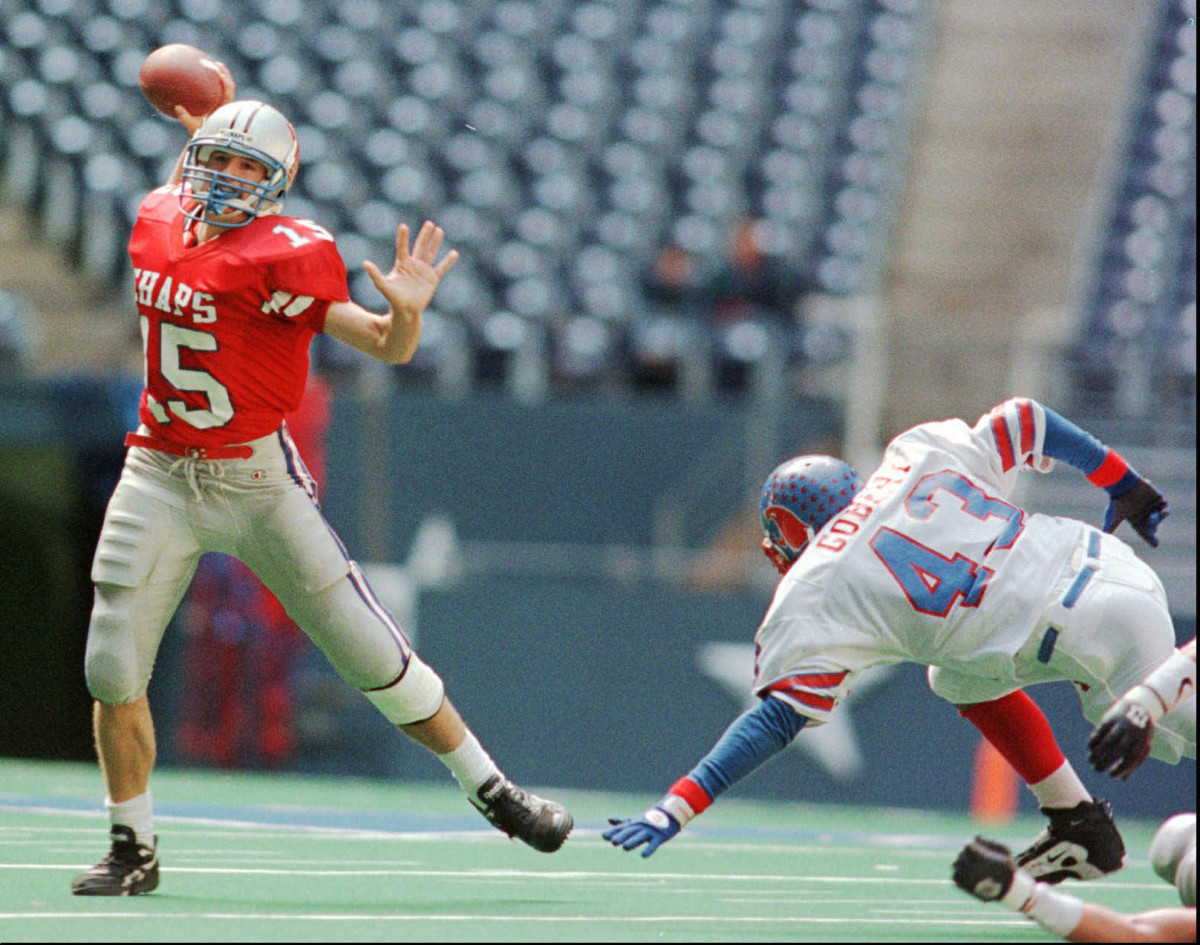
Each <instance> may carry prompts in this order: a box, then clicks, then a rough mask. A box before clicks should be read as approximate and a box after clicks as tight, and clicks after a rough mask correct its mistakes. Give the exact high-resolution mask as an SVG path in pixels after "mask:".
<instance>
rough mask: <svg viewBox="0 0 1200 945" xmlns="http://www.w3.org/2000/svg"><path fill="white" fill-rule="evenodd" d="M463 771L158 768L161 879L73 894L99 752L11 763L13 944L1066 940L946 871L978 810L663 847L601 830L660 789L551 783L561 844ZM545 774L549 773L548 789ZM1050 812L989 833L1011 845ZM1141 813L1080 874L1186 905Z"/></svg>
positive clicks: (2, 839)
mask: <svg viewBox="0 0 1200 945" xmlns="http://www.w3.org/2000/svg"><path fill="white" fill-rule="evenodd" d="M446 780H447V783H446V784H445V785H430V784H424V783H409V784H386V783H380V782H375V781H361V780H339V779H330V778H301V777H295V776H285V775H247V774H230V773H218V772H212V771H179V770H165V769H164V770H161V771H159V772H157V773H156V775H155V781H154V794H155V804H156V808H157V811H158V818H157V826H158V832H159V847H160V853H161V858H162V862H163V867H162V882H161V885H160V886H159V888H158V890H157V891H156V892H155V893H153V894H152V895H148V896H140V897H134V898H123V899H101V898H80V897H75V896H72V895H71V894H70V891H69V887H70V880H71V877H72V876H73V875H74V874H75V873H76V872H78V871H80V870H83V869H86V868H87V867H89V866H91V865H92V864H93V863H94V862H96V861H97V860H98V859H99V858H100V857H101V856H102V855H103V854H104V853H105V852H106V849H107V833H106V831H107V822H106V820H105V818H104V814H103V811H102V808H101V803H100V798H101V796H102V789H101V784H100V778H99V774H98V772H97V771H96V769H95V768H94V766H91V765H86V764H63V763H40V762H26V761H13V760H3V759H0V941H2V942H105V941H113V942H160V941H161V942H230V941H262V942H275V941H279V942H285V941H314V942H316V941H337V942H348V941H388V942H406V941H419V942H429V941H442V942H447V941H448V942H483V941H488V942H518V941H520V942H536V941H553V942H568V941H571V942H643V941H646V942H648V941H665V942H759V941H792V942H797V941H814V942H868V941H875V942H917V941H927V942H969V941H1049V940H1052V939H1053V937H1052V936H1050V935H1049V933H1047V932H1045V931H1044V930H1043V929H1041V927H1039V926H1037V925H1035V924H1033V923H1031V922H1029V921H1027V920H1025V919H1023V918H1021V917H1019V916H1015V915H1013V914H1011V913H1009V912H1007V911H1006V910H1004V909H1002V908H1000V907H994V906H992V907H989V906H984V905H983V904H980V903H976V902H975V901H974V900H972V899H970V898H968V897H967V896H966V895H965V894H963V893H962V892H960V891H959V890H958V889H956V888H955V887H954V886H953V885H952V884H951V883H950V880H949V875H950V864H951V862H952V861H953V859H954V856H955V854H956V853H957V851H958V849H959V848H960V847H961V846H962V844H963V842H965V840H966V839H967V838H968V837H969V836H970V835H971V834H972V833H973V832H977V831H978V830H979V829H980V828H979V827H978V825H976V824H973V823H972V822H971V821H970V820H969V819H968V818H967V817H965V816H963V817H956V816H948V815H939V814H931V813H926V812H916V811H909V810H882V809H866V808H849V807H837V806H813V805H800V804H794V805H793V804H774V803H762V802H753V801H745V800H739V799H737V798H736V797H725V798H722V800H721V801H720V802H719V803H718V804H717V805H716V806H715V807H714V808H712V810H710V811H708V812H707V813H706V814H704V816H703V817H702V818H700V819H699V820H697V821H695V822H694V823H693V824H692V825H690V826H689V827H688V828H687V830H686V831H685V832H684V834H682V835H681V836H680V837H678V838H676V839H675V840H673V841H672V842H671V843H669V844H668V845H667V846H665V847H663V848H662V849H660V850H659V851H658V852H657V853H656V854H655V855H654V856H653V857H651V858H650V859H643V858H642V857H641V856H640V855H636V854H631V853H625V852H623V851H619V850H616V849H614V848H612V847H611V846H609V845H608V844H607V843H605V842H604V841H603V840H602V839H601V838H600V832H601V830H602V829H603V828H604V826H605V825H606V819H607V817H608V816H610V815H618V814H619V815H630V814H635V813H639V812H640V811H641V810H642V809H644V808H645V806H647V804H648V803H650V802H651V801H653V800H654V798H653V797H650V796H618V795H607V794H595V793H586V792H572V791H548V790H547V791H543V792H542V793H546V794H549V795H551V796H553V797H555V798H556V799H559V800H562V801H564V802H565V803H567V804H568V805H569V806H570V807H571V809H572V811H573V813H574V814H575V821H576V828H575V831H574V833H573V834H572V835H571V838H570V839H569V840H568V841H567V844H566V846H565V847H564V848H563V849H562V850H561V851H559V852H558V853H556V854H552V855H545V854H541V853H537V852H535V851H533V850H530V849H529V848H527V847H525V846H523V845H521V844H519V843H516V842H513V841H510V840H508V839H507V838H505V837H504V836H503V835H501V834H499V833H498V832H496V831H495V830H493V829H492V828H491V827H489V826H488V825H487V824H486V823H485V822H484V821H483V820H482V818H480V817H479V816H478V815H477V814H475V813H474V812H473V810H472V809H471V808H470V807H469V806H468V805H467V803H466V801H465V800H464V799H463V797H462V794H461V793H460V792H459V791H458V790H457V788H456V787H455V786H454V784H453V781H452V780H451V779H450V778H449V777H447V779H446ZM534 787H535V789H536V786H534ZM1041 825H1042V824H1041V821H1040V820H1036V819H1019V820H1016V821H1013V822H1011V823H1008V824H1005V825H1004V826H1002V827H998V828H992V829H991V830H989V831H987V833H988V834H989V835H992V836H995V837H997V838H998V839H1001V840H1004V841H1006V842H1008V843H1009V844H1010V846H1013V845H1017V844H1020V843H1022V842H1024V841H1027V840H1028V839H1030V838H1031V837H1032V836H1033V835H1034V834H1035V833H1036V832H1037V830H1039V829H1040V828H1041ZM1156 826H1157V825H1156V824H1151V823H1130V822H1126V823H1124V824H1123V829H1124V834H1125V838H1126V843H1127V844H1128V846H1129V852H1130V863H1129V865H1128V866H1127V867H1126V869H1125V870H1123V871H1122V872H1121V873H1120V874H1118V875H1117V876H1116V877H1110V878H1108V879H1106V880H1103V881H1100V882H1096V883H1088V884H1073V885H1072V886H1071V887H1070V888H1071V889H1072V890H1073V891H1077V892H1078V893H1079V894H1080V895H1081V896H1083V897H1085V898H1087V899H1090V900H1093V901H1096V902H1102V903H1105V904H1107V905H1110V906H1112V907H1114V908H1117V909H1122V910H1129V911H1137V910H1141V909H1146V908H1152V907H1157V906H1169V905H1177V904H1178V898H1177V896H1176V893H1175V890H1174V888H1173V887H1170V886H1168V885H1166V884H1165V883H1163V882H1161V881H1159V880H1158V879H1157V878H1156V877H1155V876H1154V874H1153V873H1152V872H1151V871H1150V868H1149V866H1148V865H1147V862H1146V849H1147V846H1148V845H1149V842H1150V838H1151V837H1152V835H1153V832H1154V829H1155V827H1156Z"/></svg>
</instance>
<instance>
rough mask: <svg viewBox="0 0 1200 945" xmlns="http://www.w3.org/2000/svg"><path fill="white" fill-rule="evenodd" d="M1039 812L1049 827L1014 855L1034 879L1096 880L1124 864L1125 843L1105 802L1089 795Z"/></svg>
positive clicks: (1110, 806) (1052, 880)
mask: <svg viewBox="0 0 1200 945" xmlns="http://www.w3.org/2000/svg"><path fill="white" fill-rule="evenodd" d="M1042 813H1043V814H1045V815H1046V816H1047V817H1049V818H1050V826H1049V827H1047V828H1046V829H1045V830H1043V831H1042V832H1041V833H1040V834H1038V835H1037V837H1036V838H1034V841H1033V844H1032V845H1031V846H1030V847H1029V849H1027V850H1025V851H1024V852H1022V853H1020V854H1018V856H1017V858H1016V859H1017V865H1018V866H1020V867H1023V868H1024V869H1025V871H1026V872H1028V873H1030V874H1031V875H1032V876H1033V877H1034V878H1035V879H1037V880H1040V881H1041V882H1043V883H1051V884H1053V883H1061V882H1062V881H1063V880H1064V879H1099V878H1100V877H1101V876H1107V875H1108V874H1109V873H1115V872H1116V871H1117V870H1119V869H1120V868H1121V867H1122V866H1124V865H1125V843H1124V841H1122V840H1121V835H1120V833H1118V832H1117V825H1116V824H1115V823H1114V822H1113V816H1112V805H1111V804H1109V802H1108V801H1105V800H1101V799H1100V798H1092V800H1091V801H1081V802H1080V803H1079V804H1076V805H1075V806H1074V807H1071V808H1050V807H1043V808H1042Z"/></svg>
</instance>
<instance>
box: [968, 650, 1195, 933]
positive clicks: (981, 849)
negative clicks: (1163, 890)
mask: <svg viewBox="0 0 1200 945" xmlns="http://www.w3.org/2000/svg"><path fill="white" fill-rule="evenodd" d="M1188 700H1190V701H1191V702H1192V703H1193V705H1194V704H1195V701H1196V640H1195V638H1194V637H1193V638H1192V640H1190V641H1189V642H1188V643H1186V644H1185V645H1184V646H1182V647H1180V648H1179V649H1178V650H1175V651H1174V652H1173V653H1172V654H1171V655H1170V656H1169V657H1167V659H1166V660H1164V661H1163V663H1162V664H1161V665H1160V666H1158V667H1156V668H1155V669H1154V671H1153V672H1151V674H1150V675H1149V676H1147V677H1146V678H1145V679H1144V680H1143V681H1142V682H1140V683H1138V684H1137V685H1136V686H1134V687H1133V688H1132V689H1130V690H1129V691H1128V692H1126V693H1125V694H1124V695H1123V696H1121V698H1120V699H1118V700H1117V701H1116V702H1114V703H1113V704H1112V706H1111V707H1110V708H1109V709H1108V711H1107V712H1105V713H1104V715H1103V716H1102V717H1101V719H1100V724H1099V725H1097V726H1096V728H1095V729H1094V730H1093V732H1092V734H1091V736H1090V737H1089V738H1088V748H1089V749H1090V751H1089V755H1088V758H1089V760H1090V761H1091V762H1092V764H1093V765H1095V767H1096V769H1097V770H1098V771H1107V772H1108V773H1109V774H1111V775H1112V776H1113V777H1116V778H1128V777H1129V775H1131V774H1132V773H1133V772H1134V771H1135V770H1136V769H1137V768H1138V766H1139V765H1141V763H1142V762H1143V761H1144V760H1145V759H1146V757H1147V756H1148V755H1149V754H1150V750H1151V745H1152V742H1153V739H1154V723H1155V722H1156V721H1157V720H1158V719H1161V718H1162V717H1163V716H1164V715H1165V714H1166V713H1168V712H1170V711H1172V710H1174V709H1176V708H1177V707H1178V706H1180V705H1181V704H1182V703H1184V702H1186V701H1188ZM1149 855H1150V865H1151V866H1152V867H1153V869H1154V872H1155V873H1157V874H1158V875H1159V876H1160V877H1161V878H1162V879H1164V880H1166V882H1168V883H1170V884H1172V885H1173V886H1174V887H1175V888H1176V889H1177V890H1178V891H1179V901H1180V902H1181V903H1182V905H1181V906H1175V907H1168V908H1159V909H1149V910H1147V911H1145V912H1139V913H1135V914H1133V915H1127V914H1125V913H1120V912H1115V911H1114V910H1112V909H1108V908H1106V907H1105V906H1101V905H1099V904H1097V903H1091V902H1084V901H1082V900H1080V899H1078V898H1077V897H1075V896H1071V895H1069V894H1067V893H1064V892H1059V891H1057V890H1054V889H1050V888H1048V887H1047V886H1046V885H1045V884H1043V883H1040V882H1038V881H1037V880H1036V879H1034V877H1033V876H1031V875H1030V874H1029V873H1028V871H1027V870H1025V869H1022V868H1021V867H1020V866H1018V865H1017V863H1016V861H1014V860H1013V858H1012V856H1011V855H1010V853H1009V851H1008V848H1007V847H1005V846H1004V845H1003V844H1000V843H996V842H995V841H993V840H986V839H984V838H983V837H976V838H975V839H974V840H972V841H971V842H970V843H968V844H967V845H966V846H965V847H964V848H963V849H962V851H961V852H960V853H959V854H958V857H957V858H956V859H955V861H954V869H953V878H954V882H955V883H956V884H957V885H958V887H959V888H960V889H963V890H965V891H966V892H969V893H970V894H971V895H973V896H975V897H976V898H977V899H981V900H982V901H984V902H999V903H1000V904H1001V905H1004V906H1007V907H1008V908H1010V909H1013V910H1015V911H1017V912H1021V913H1023V914H1024V915H1027V916H1029V918H1031V919H1033V920H1034V921H1035V922H1037V923H1039V924H1040V925H1042V926H1044V927H1045V928H1047V929H1049V930H1050V931H1051V932H1054V933H1056V934H1058V935H1060V936H1062V937H1063V938H1065V939H1068V940H1069V941H1072V942H1194V941H1196V815H1195V813H1186V814H1176V815H1175V816H1174V817H1170V818H1168V819H1167V820H1166V821H1164V822H1163V824H1162V826H1161V827H1159V828H1158V831H1157V833H1155V835H1154V839H1153V840H1152V841H1151V843H1150V851H1149Z"/></svg>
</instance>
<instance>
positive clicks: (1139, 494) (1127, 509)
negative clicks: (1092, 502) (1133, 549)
mask: <svg viewBox="0 0 1200 945" xmlns="http://www.w3.org/2000/svg"><path fill="white" fill-rule="evenodd" d="M1169 511H1170V508H1169V507H1168V505H1167V500H1166V499H1164V498H1163V497H1162V494H1161V493H1160V492H1159V491H1158V490H1157V489H1155V488H1154V486H1152V485H1151V484H1150V482H1149V481H1148V480H1146V479H1138V480H1137V481H1136V482H1134V484H1133V487H1132V488H1131V489H1129V491H1127V492H1123V493H1121V495H1119V496H1114V497H1113V499H1112V501H1111V502H1109V503H1108V508H1107V509H1106V510H1105V512H1104V530H1105V531H1106V532H1109V533H1110V534H1111V533H1112V532H1113V531H1115V530H1116V528H1117V526H1118V525H1120V524H1121V523H1122V522H1126V521H1127V522H1129V524H1130V525H1131V526H1132V527H1133V530H1134V531H1135V532H1137V533H1138V534H1139V535H1141V536H1142V540H1143V541H1145V542H1146V544H1148V545H1149V546H1150V547H1151V548H1157V547H1158V536H1157V535H1156V534H1155V532H1156V531H1158V526H1159V523H1160V522H1162V520H1163V519H1164V518H1166V517H1167V513H1168V512H1169Z"/></svg>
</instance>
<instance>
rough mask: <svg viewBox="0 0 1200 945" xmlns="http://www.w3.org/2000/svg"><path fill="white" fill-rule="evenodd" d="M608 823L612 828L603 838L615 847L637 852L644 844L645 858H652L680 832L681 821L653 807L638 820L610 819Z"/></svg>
mask: <svg viewBox="0 0 1200 945" xmlns="http://www.w3.org/2000/svg"><path fill="white" fill-rule="evenodd" d="M608 822H609V823H610V824H612V826H611V827H610V828H609V829H608V830H606V831H604V833H603V834H601V836H602V837H604V839H605V840H607V841H609V842H610V843H611V844H612V845H613V846H614V847H623V848H624V849H626V850H635V849H637V848H638V847H640V846H641V845H642V844H643V843H644V844H646V849H645V850H643V851H642V856H643V857H647V856H650V854H652V853H653V852H654V851H655V850H657V849H658V848H659V847H661V846H662V845H663V844H664V843H666V842H667V841H668V840H670V839H671V838H672V837H673V836H675V834H677V833H679V830H680V824H679V821H678V820H676V819H675V818H674V817H672V816H671V815H670V814H668V813H667V812H666V811H665V810H663V809H662V808H661V807H651V808H650V809H649V810H648V811H646V813H644V814H642V816H641V817H639V818H637V819H634V818H632V817H631V818H629V819H628V820H622V819H621V818H619V817H610V818H608Z"/></svg>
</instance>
